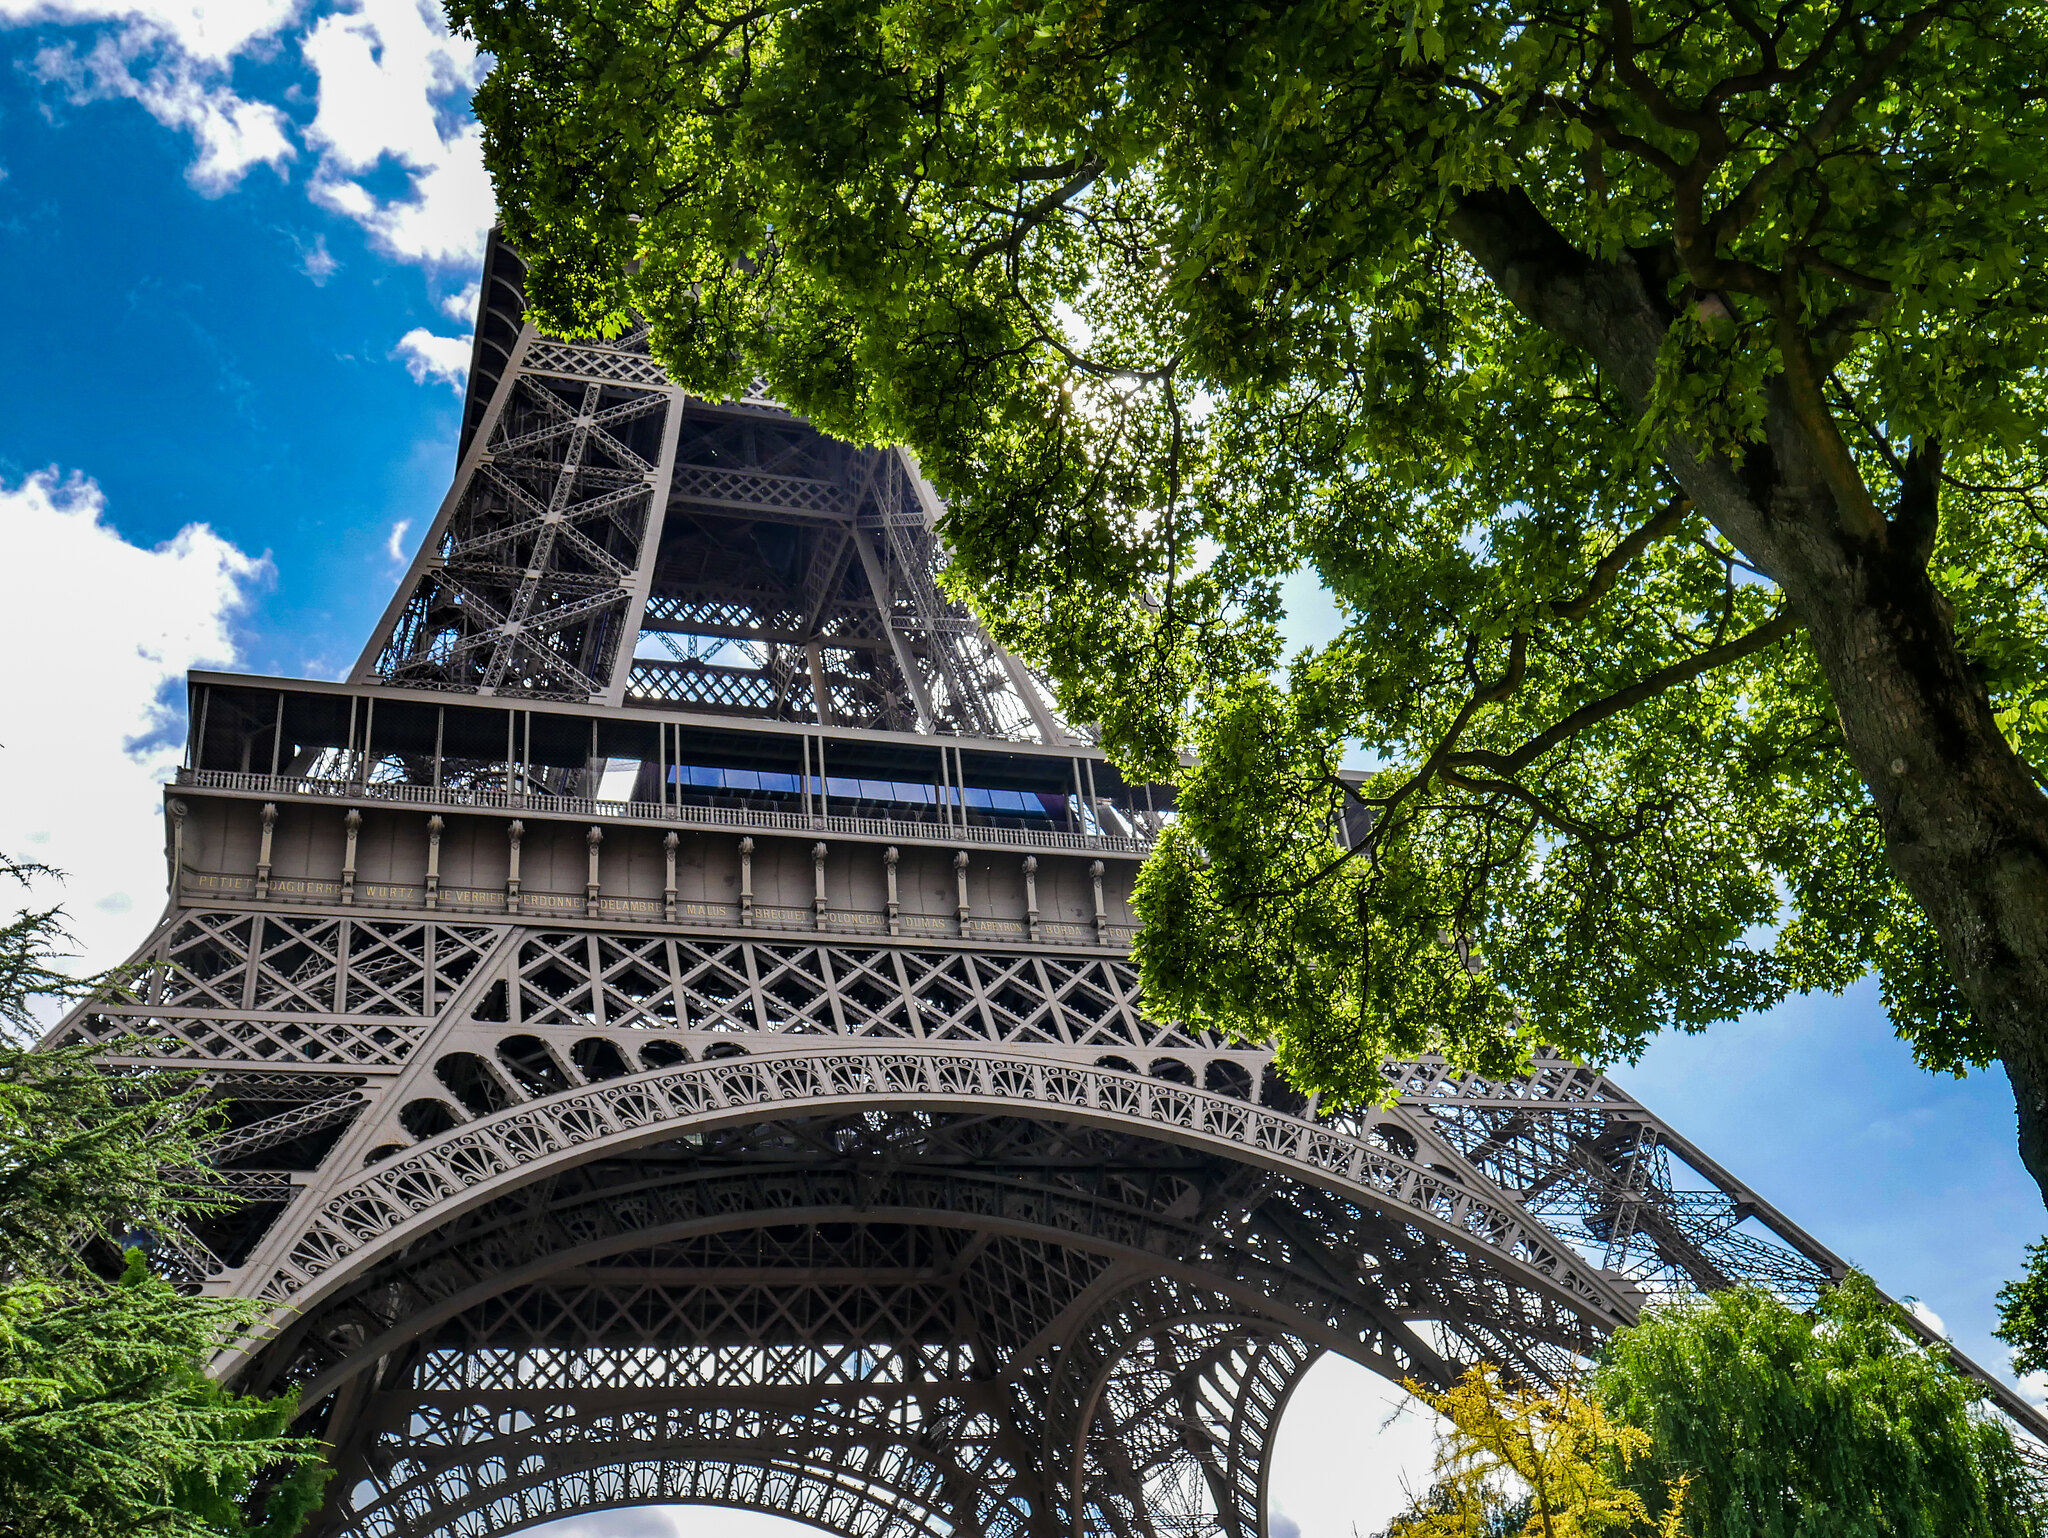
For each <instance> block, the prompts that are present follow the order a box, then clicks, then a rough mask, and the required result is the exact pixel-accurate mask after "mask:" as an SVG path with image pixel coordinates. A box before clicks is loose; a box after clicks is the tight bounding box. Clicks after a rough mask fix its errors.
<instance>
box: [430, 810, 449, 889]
mask: <svg viewBox="0 0 2048 1538" xmlns="http://www.w3.org/2000/svg"><path fill="white" fill-rule="evenodd" d="M447 826H448V825H447V824H446V823H444V822H443V821H441V814H440V813H439V812H436V813H435V814H434V815H433V816H431V817H429V818H428V819H427V911H428V912H429V913H432V912H433V911H434V910H435V909H436V908H438V907H440V906H441V834H442V833H443V832H444V831H445V830H446V829H447Z"/></svg>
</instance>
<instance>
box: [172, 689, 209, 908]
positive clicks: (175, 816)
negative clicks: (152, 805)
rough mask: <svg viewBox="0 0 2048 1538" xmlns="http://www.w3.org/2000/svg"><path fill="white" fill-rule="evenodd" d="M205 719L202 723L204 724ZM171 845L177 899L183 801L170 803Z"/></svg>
mask: <svg viewBox="0 0 2048 1538" xmlns="http://www.w3.org/2000/svg"><path fill="white" fill-rule="evenodd" d="M205 724H206V723H205V722H204V721H201V722H200V725H202V726H204V725H205ZM169 810H170V814H171V847H170V848H169V849H167V850H165V851H164V853H166V854H168V855H169V856H170V857H171V897H172V899H173V900H176V898H177V896H178V891H179V889H180V888H181V887H183V886H184V884H185V815H186V812H187V807H186V805H185V803H184V802H182V801H173V802H172V803H171V804H170V808H169Z"/></svg>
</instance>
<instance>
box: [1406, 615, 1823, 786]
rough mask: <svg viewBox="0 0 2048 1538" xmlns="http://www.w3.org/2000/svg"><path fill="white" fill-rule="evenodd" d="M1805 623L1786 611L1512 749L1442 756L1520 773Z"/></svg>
mask: <svg viewBox="0 0 2048 1538" xmlns="http://www.w3.org/2000/svg"><path fill="white" fill-rule="evenodd" d="M1799 628H1800V626H1799V622H1798V621H1797V620H1796V619H1794V618H1793V617H1792V615H1790V614H1789V613H1780V614H1779V615H1778V616H1777V618H1775V619H1772V620H1768V621H1766V622H1765V623H1764V624H1761V625H1759V626H1757V627H1756V629H1754V630H1752V631H1750V632H1749V633H1748V634H1746V635H1742V636H1738V637H1736V639H1734V640H1733V641H1728V642H1726V643H1724V644H1722V645H1720V646H1713V647H1709V648H1708V649H1707V650H1705V651H1703V652H1701V653H1699V654H1698V655H1697V656H1694V657H1688V658H1686V659H1685V661H1683V662H1674V663H1672V664H1671V666H1669V667H1667V668H1659V669H1658V670H1657V671H1656V672H1654V673H1652V674H1651V675H1650V676H1649V677H1648V678H1644V679H1641V680H1639V681H1638V682H1636V683H1632V684H1630V685H1629V686H1628V687H1627V688H1626V689H1617V690H1616V691H1615V692H1614V693H1612V694H1610V695H1608V696H1607V697H1606V698H1605V699H1599V700H1595V701H1593V702H1592V703H1591V704H1588V705H1581V706H1580V707H1579V708H1578V709H1577V710H1575V711H1573V712H1572V713H1571V714H1570V715H1568V716H1566V717H1565V718H1564V719H1563V720H1562V721H1559V722H1557V723H1556V724H1555V725H1554V726H1551V727H1549V728H1547V729H1546V730H1544V731H1542V732H1540V733H1538V734H1537V735H1536V736H1534V737H1532V738H1530V739H1529V741H1527V742H1525V743H1523V744H1522V746H1520V747H1519V748H1517V749H1515V751H1514V752H1512V753H1493V752H1488V751H1486V750H1485V749H1480V748H1471V749H1466V750H1465V751H1463V752H1453V753H1446V754H1444V755H1443V757H1442V762H1443V763H1444V765H1445V766H1446V767H1450V768H1463V767H1470V768H1474V769H1484V770H1486V771H1488V772H1489V773H1492V774H1500V775H1515V774H1520V773H1521V772H1522V771H1523V770H1524V769H1526V768H1528V767H1529V765H1530V764H1532V763H1534V762H1535V761H1536V760H1537V759H1539V758H1541V757H1542V756H1543V755H1544V754H1545V753H1548V752H1549V751H1550V750H1551V749H1552V748H1554V747H1556V746H1557V745H1558V744H1559V743H1561V742H1563V741H1565V740H1566V739H1567V738H1569V737H1575V736H1577V735H1578V734H1579V733H1580V732H1583V731H1585V730H1586V729H1587V728H1588V727H1591V726H1597V725H1599V724H1600V723H1601V722H1602V721H1605V720H1608V719H1610V718H1611V717H1614V716H1618V715H1620V714H1621V713H1622V712H1623V711H1625V710H1629V709H1632V708H1633V707H1635V706H1637V705H1640V704H1641V703H1642V702H1643V701H1644V700H1648V699H1654V698H1656V697H1657V696H1658V695H1660V694H1662V693H1664V692H1665V691H1666V690H1667V689H1672V688H1675V687H1676V686H1677V685H1679V684H1682V683H1687V682H1689V681H1690V680H1692V679H1695V678H1698V677H1699V676H1700V675H1701V674H1702V673H1711V672H1712V671H1714V669H1716V668H1719V667H1725V666H1726V665H1727V664H1729V663H1731V662H1739V661H1740V660H1741V659H1742V658H1744V657H1748V656H1751V655H1753V654H1754V653H1756V652H1760V651H1762V650H1764V649H1765V648H1766V647H1769V646H1775V645H1776V644H1777V643H1778V642H1780V641H1782V640H1784V639H1785V638H1786V637H1787V636H1789V635H1791V634H1792V633H1793V632H1794V631H1796V630H1798V629H1799Z"/></svg>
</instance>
